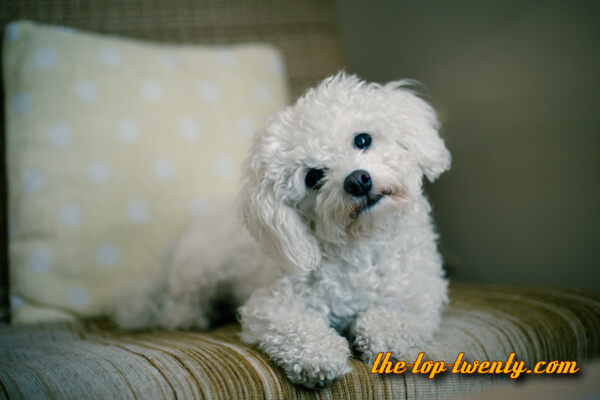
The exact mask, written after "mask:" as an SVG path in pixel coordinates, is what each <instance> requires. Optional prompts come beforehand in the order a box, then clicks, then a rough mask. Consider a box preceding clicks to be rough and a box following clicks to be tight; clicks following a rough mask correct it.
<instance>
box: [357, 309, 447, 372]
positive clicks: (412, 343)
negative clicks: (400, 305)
mask: <svg viewBox="0 0 600 400" xmlns="http://www.w3.org/2000/svg"><path fill="white" fill-rule="evenodd" d="M439 320H440V316H439V313H438V312H437V310H436V311H435V312H431V313H425V314H420V315H416V314H414V313H410V312H407V311H399V310H395V309H394V308H393V307H391V306H389V305H385V306H383V305H374V306H373V307H371V308H369V309H367V310H366V311H365V312H363V313H361V314H359V316H358V317H357V318H356V320H355V321H354V323H353V324H352V327H351V329H350V334H349V340H350V343H351V344H352V349H353V350H354V353H355V354H356V356H357V357H358V358H360V359H361V360H362V361H364V362H366V363H369V364H371V363H373V361H374V360H375V358H376V357H377V354H378V353H382V352H383V353H385V352H392V355H393V357H394V358H395V359H400V357H402V356H404V357H409V359H410V358H411V357H413V356H414V354H416V350H420V347H421V346H423V345H425V344H427V343H428V342H430V341H431V339H432V338H433V335H434V334H435V332H436V331H437V329H438V326H439Z"/></svg>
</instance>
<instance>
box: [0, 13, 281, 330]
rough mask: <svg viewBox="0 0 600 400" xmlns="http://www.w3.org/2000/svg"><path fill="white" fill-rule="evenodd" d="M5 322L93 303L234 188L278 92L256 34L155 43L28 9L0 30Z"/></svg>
mask: <svg viewBox="0 0 600 400" xmlns="http://www.w3.org/2000/svg"><path fill="white" fill-rule="evenodd" d="M3 62H4V65H3V68H4V87H5V90H6V93H5V98H6V117H7V133H6V135H7V137H6V141H7V163H8V175H9V176H8V179H9V193H10V195H9V224H10V226H9V230H10V232H9V236H10V244H9V250H10V278H11V288H10V290H11V308H12V317H13V321H15V322H17V323H19V322H28V321H40V320H48V319H65V318H67V319H72V318H77V317H81V316H94V315H98V314H100V313H101V312H102V311H103V308H104V307H105V306H106V305H107V304H108V302H109V300H110V299H111V297H112V296H114V293H115V290H116V289H117V288H118V287H119V285H120V284H122V282H127V281H128V280H130V279H134V277H139V276H140V275H143V274H146V273H152V272H153V271H155V270H156V269H157V268H158V267H159V266H160V265H161V264H163V263H164V262H165V261H166V259H167V258H168V255H169V251H170V249H171V247H172V246H173V244H174V243H175V242H176V240H177V238H178V237H179V235H180V234H181V233H182V231H183V230H184V229H185V226H186V224H187V223H189V221H190V220H191V219H192V218H194V217H196V216H198V215H200V214H202V213H205V212H210V207H211V205H214V204H215V203H216V202H218V201H219V199H222V198H224V197H228V196H231V195H233V194H234V193H235V192H236V189H237V187H238V166H239V164H240V161H241V159H242V157H243V154H244V152H245V150H246V148H247V145H248V140H249V137H250V136H251V134H252V132H253V130H254V129H255V127H257V125H259V124H261V121H262V120H263V119H264V118H265V117H267V116H268V115H270V114H272V113H273V112H275V111H277V110H278V109H280V108H281V107H283V106H284V105H285V104H286V101H287V88H286V84H285V78H284V73H283V63H282V59H281V56H280V54H279V53H278V51H277V50H275V49H274V48H273V47H270V46H267V45H240V46H232V47H200V46H195V47H192V46H185V47H180V46H165V45H157V44H150V43H144V42H139V41H133V40H125V39H120V38H115V37H107V36H101V35H96V34H91V33H84V32H78V31H74V30H72V29H67V28H60V27H51V26H44V25H40V24H35V23H32V22H26V21H21V22H13V23H11V24H9V25H8V27H7V29H6V32H5V35H4V57H3Z"/></svg>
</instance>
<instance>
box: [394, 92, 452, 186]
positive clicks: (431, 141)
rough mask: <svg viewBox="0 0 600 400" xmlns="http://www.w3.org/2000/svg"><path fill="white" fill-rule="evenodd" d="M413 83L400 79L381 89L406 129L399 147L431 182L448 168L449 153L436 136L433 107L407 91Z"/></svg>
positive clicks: (436, 127)
mask: <svg viewBox="0 0 600 400" xmlns="http://www.w3.org/2000/svg"><path fill="white" fill-rule="evenodd" d="M415 83H416V82H415V81H412V80H401V81H394V82H390V83H388V84H387V85H385V86H384V87H383V89H384V90H388V91H389V94H390V96H391V98H392V99H394V100H395V101H396V102H397V104H396V106H397V109H398V108H399V109H400V110H402V112H401V115H402V119H403V120H402V125H403V126H406V127H407V128H408V129H406V130H405V131H403V132H402V144H403V145H404V146H406V147H407V148H408V149H409V150H410V152H411V154H413V155H414V156H415V157H416V161H417V163H418V165H419V167H420V168H421V171H422V172H423V174H424V175H425V176H426V177H427V179H429V181H431V182H433V181H434V180H435V179H436V178H437V177H438V176H439V175H440V174H441V173H442V172H444V171H446V170H447V169H448V168H450V160H451V157H450V152H449V151H448V149H447V148H446V146H445V144H444V141H443V140H442V138H441V137H440V135H439V134H438V130H439V128H440V124H439V122H438V119H437V115H436V113H435V110H434V109H433V107H431V106H430V105H429V104H428V103H427V102H426V101H425V100H423V99H421V98H420V97H419V96H418V95H417V94H416V93H415V92H414V91H412V90H411V89H409V88H408V87H409V86H413V85H414V84H415Z"/></svg>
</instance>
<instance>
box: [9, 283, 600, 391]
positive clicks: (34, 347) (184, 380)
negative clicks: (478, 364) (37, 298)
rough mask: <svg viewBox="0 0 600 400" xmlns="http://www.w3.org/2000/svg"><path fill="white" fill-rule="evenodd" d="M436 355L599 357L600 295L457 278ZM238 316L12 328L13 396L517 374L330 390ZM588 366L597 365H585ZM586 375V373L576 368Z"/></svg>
mask: <svg viewBox="0 0 600 400" xmlns="http://www.w3.org/2000/svg"><path fill="white" fill-rule="evenodd" d="M451 299H452V300H451V304H450V306H449V307H448V309H447V311H446V315H445V318H444V321H443V325H442V329H441V331H440V333H439V335H438V336H437V337H436V339H435V341H434V343H432V344H431V345H430V346H428V348H426V349H423V350H425V351H426V352H427V355H428V357H430V358H432V359H434V360H435V359H437V358H443V357H444V356H446V357H448V356H451V357H453V358H454V357H456V353H458V352H460V351H464V352H466V354H467V356H468V357H469V358H470V359H471V360H473V359H479V360H483V359H488V360H493V359H498V360H506V358H507V356H508V354H509V353H510V352H512V351H515V352H516V353H517V357H518V358H520V359H522V360H523V361H525V363H526V365H527V366H532V365H533V363H534V362H535V361H539V360H556V359H558V360H574V359H576V360H579V361H583V360H589V359H592V358H593V357H597V356H598V355H599V353H600V295H598V294H592V293H585V292H580V291H574V290H559V289H526V288H511V287H494V286H477V285H466V284H460V285H453V286H452V288H451ZM238 331H239V327H238V326H237V325H228V326H225V327H222V328H219V329H216V330H214V331H211V332H208V333H200V332H146V333H137V334H132V333H119V332H116V331H114V330H112V329H111V328H109V327H107V325H106V324H102V323H89V324H86V325H67V324H58V325H56V324H55V325H35V326H31V327H25V326H17V327H4V328H2V329H0V383H1V385H0V388H1V389H2V391H0V396H2V395H4V396H6V397H10V398H35V399H44V398H78V399H79V398H106V399H108V398H119V399H125V398H133V399H135V398H138V399H158V398H223V399H232V398H252V399H258V398H269V399H270V398H315V397H317V395H318V396H321V397H323V398H341V397H343V398H357V399H358V398H374V399H379V398H400V399H417V398H419V399H435V398H447V397H453V396H462V395H465V394H468V393H473V392H478V391H482V390H487V389H489V388H491V387H500V386H505V385H507V384H511V383H513V381H509V380H508V379H506V378H505V377H502V376H487V375H482V376H458V375H446V376H441V377H438V378H436V379H434V380H428V379H424V378H422V377H420V376H414V375H411V374H405V375H399V376H388V377H381V376H374V375H371V374H370V372H369V367H368V366H367V365H365V364H363V363H361V362H359V361H357V360H352V365H353V368H354V371H353V372H352V373H351V374H350V375H348V376H346V377H344V378H343V379H342V380H340V381H338V382H336V383H334V384H333V385H332V386H331V387H330V388H327V389H325V390H323V391H320V392H314V391H310V390H305V389H302V388H298V387H295V386H293V385H291V384H290V383H289V382H288V381H287V380H286V378H285V377H284V376H283V374H282V373H281V371H280V370H279V369H278V368H276V367H274V366H273V365H272V364H271V363H270V362H269V361H268V360H267V359H265V357H264V356H263V355H262V354H261V353H260V352H258V351H257V350H255V349H253V348H250V347H248V346H246V345H244V344H242V343H241V342H240V341H239V340H238V338H237V333H238ZM583 372H584V373H585V371H583ZM573 379H578V378H573Z"/></svg>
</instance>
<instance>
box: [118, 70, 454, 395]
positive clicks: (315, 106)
mask: <svg viewBox="0 0 600 400" xmlns="http://www.w3.org/2000/svg"><path fill="white" fill-rule="evenodd" d="M405 84H406V82H393V83H390V84H388V85H384V86H381V85H376V84H366V83H364V82H362V81H360V80H359V79H358V78H356V77H354V76H347V75H344V74H338V75H336V76H335V77H332V78H329V79H327V80H325V81H324V82H323V83H322V84H321V85H319V86H318V87H317V88H315V89H312V90H310V91H309V92H308V93H307V94H306V95H305V96H304V97H302V98H301V99H300V100H299V101H298V102H297V103H296V104H295V105H294V106H292V107H289V108H287V109H286V110H284V111H282V112H280V113H279V114H277V115H276V116H274V117H273V118H271V119H270V120H269V121H267V123H266V125H265V127H264V128H263V129H262V130H261V131H259V132H257V134H256V135H255V137H254V142H253V146H252V149H251V151H250V155H249V157H248V159H247V162H246V165H245V168H244V171H243V173H244V183H243V187H242V190H241V193H240V197H239V202H240V204H239V207H240V209H241V214H242V217H243V220H244V222H245V224H246V226H247V227H248V230H249V231H250V233H251V234H252V236H253V237H254V239H256V241H255V240H254V239H253V238H252V237H251V235H250V234H248V232H247V231H246V230H245V229H243V228H242V223H241V221H240V220H238V219H237V216H236V215H237V214H236V213H235V212H233V211H232V207H233V206H232V205H229V206H227V205H224V209H223V210H222V211H220V212H215V213H214V214H212V215H211V216H208V217H207V218H205V219H203V220H201V221H199V222H198V223H197V224H196V225H195V226H194V227H193V228H192V229H191V231H190V233H189V234H188V235H186V237H185V238H184V239H183V240H182V242H181V243H180V245H179V248H178V249H177V250H176V252H175V257H174V262H173V263H172V265H171V268H170V269H169V270H168V272H167V276H166V277H164V278H163V279H159V280H155V282H154V283H152V284H149V285H146V288H143V290H141V292H140V293H135V294H133V296H130V298H131V299H133V300H132V301H130V302H128V305H127V306H121V307H119V308H118V309H117V311H116V319H117V322H119V323H120V324H121V325H122V326H125V327H142V326H148V325H159V326H162V327H166V328H172V329H175V328H194V327H195V328H202V329H206V328H208V327H209V326H210V325H211V321H214V320H215V319H219V318H218V317H220V315H215V312H214V307H215V301H217V300H226V302H227V303H230V305H231V306H232V307H233V308H237V307H238V306H240V305H241V306H242V307H241V308H239V314H240V316H241V324H242V334H241V337H242V339H243V340H244V341H245V342H247V343H249V344H253V345H256V346H258V347H259V348H260V349H261V350H262V351H264V352H265V353H266V354H267V355H268V356H269V357H270V358H271V359H272V360H274V361H275V362H276V363H277V364H278V365H279V366H280V367H281V368H283V370H284V371H285V372H286V374H287V376H288V377H289V379H290V380H292V381H293V382H294V383H299V384H303V385H305V386H308V387H320V386H323V385H325V384H327V383H329V382H331V381H333V380H334V379H336V378H339V377H340V376H342V375H344V374H345V373H347V372H349V371H350V365H349V362H348V357H349V356H350V354H351V350H353V351H354V353H355V354H356V355H357V356H358V357H359V358H360V359H362V360H363V361H365V362H371V361H373V360H374V358H375V357H376V355H377V353H379V352H387V351H391V352H393V353H394V354H396V355H397V356H400V355H405V354H406V353H407V352H410V351H413V350H415V349H416V348H418V346H420V345H422V344H424V343H426V342H427V341H430V340H431V339H432V337H433V335H434V333H435V332H436V330H437V328H438V326H439V322H440V315H441V311H442V307H443V305H444V303H445V302H446V300H447V295H446V281H445V279H444V278H443V272H442V268H441V258H440V256H439V253H438V251H437V248H436V234H435V232H434V229H433V224H432V221H431V217H430V206H429V203H428V202H427V200H426V198H425V197H424V195H423V193H422V190H421V181H422V177H423V175H425V176H427V177H428V178H429V179H430V180H433V179H435V178H436V177H437V176H438V175H439V174H440V173H441V172H443V171H444V170H446V169H447V168H448V167H449V163H450V156H449V153H448V151H447V150H446V148H445V146H444V143H443V141H442V140H441V139H440V138H439V136H438V134H437V128H438V125H437V120H436V117H435V113H434V111H433V110H432V109H431V107H429V106H428V105H427V104H426V103H425V102H424V101H423V100H421V99H419V98H418V97H417V96H415V95H414V94H413V93H412V92H410V91H408V90H407V89H405ZM157 282H162V283H157Z"/></svg>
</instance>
